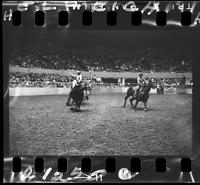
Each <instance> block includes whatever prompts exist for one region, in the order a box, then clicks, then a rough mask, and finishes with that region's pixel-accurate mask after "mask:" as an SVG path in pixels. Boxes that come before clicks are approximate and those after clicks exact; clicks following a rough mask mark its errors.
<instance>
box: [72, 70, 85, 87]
mask: <svg viewBox="0 0 200 185" xmlns="http://www.w3.org/2000/svg"><path fill="white" fill-rule="evenodd" d="M70 75H71V76H72V77H75V78H76V79H75V80H73V81H72V88H74V87H75V86H76V85H78V84H80V83H81V82H82V79H83V77H82V75H81V72H80V71H77V75H73V74H72V73H71V72H70Z"/></svg>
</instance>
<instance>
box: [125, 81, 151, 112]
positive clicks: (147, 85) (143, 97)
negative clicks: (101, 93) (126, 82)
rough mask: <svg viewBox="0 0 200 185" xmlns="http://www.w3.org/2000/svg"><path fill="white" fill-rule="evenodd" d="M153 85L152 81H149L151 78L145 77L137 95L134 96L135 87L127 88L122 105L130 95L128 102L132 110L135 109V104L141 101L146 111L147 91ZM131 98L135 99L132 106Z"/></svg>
mask: <svg viewBox="0 0 200 185" xmlns="http://www.w3.org/2000/svg"><path fill="white" fill-rule="evenodd" d="M152 87H153V83H152V81H151V79H147V80H146V81H145V82H144V84H143V86H142V88H141V90H140V91H139V93H138V95H137V96H136V97H135V96H134V94H135V89H134V88H133V87H129V88H128V90H127V94H126V97H125V101H124V106H123V107H125V106H126V101H127V99H128V98H129V97H131V96H132V98H131V99H130V103H131V105H132V108H133V110H134V111H135V110H136V107H137V104H138V103H139V102H140V101H141V102H143V103H144V111H147V100H148V98H149V91H150V90H151V88H152ZM133 100H136V102H135V105H134V106H133Z"/></svg>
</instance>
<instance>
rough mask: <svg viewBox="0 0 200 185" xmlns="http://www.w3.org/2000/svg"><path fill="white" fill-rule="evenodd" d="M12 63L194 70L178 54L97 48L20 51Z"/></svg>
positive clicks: (60, 67)
mask: <svg viewBox="0 0 200 185" xmlns="http://www.w3.org/2000/svg"><path fill="white" fill-rule="evenodd" d="M9 64H10V65H12V66H19V67H26V68H33V67H36V68H44V69H58V70H67V69H70V70H85V71H89V70H92V71H112V72H114V71H115V72H124V71H129V72H144V71H145V72H187V71H192V61H191V60H189V59H187V60H185V59H182V58H177V57H165V56H162V57H158V56H150V54H146V53H145V52H144V53H142V54H139V55H135V54H133V53H131V52H127V51H112V50H106V49H101V48H100V49H99V48H93V49H90V50H73V51H71V50H68V51H64V52H55V51H54V50H47V51H37V52H32V53H30V54H16V55H15V56H12V57H11V60H10V63H9Z"/></svg>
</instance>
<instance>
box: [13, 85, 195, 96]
mask: <svg viewBox="0 0 200 185" xmlns="http://www.w3.org/2000/svg"><path fill="white" fill-rule="evenodd" d="M127 89H128V87H94V88H93V89H92V94H104V93H126V91H127ZM69 92H70V88H67V87H64V88H55V87H43V88H40V87H16V88H9V96H37V95H62V94H66V95H68V94H69ZM150 93H152V94H155V93H157V90H156V89H151V91H150ZM164 94H192V88H190V89H189V88H188V89H183V88H174V87H169V88H165V89H164Z"/></svg>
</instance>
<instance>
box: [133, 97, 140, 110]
mask: <svg viewBox="0 0 200 185" xmlns="http://www.w3.org/2000/svg"><path fill="white" fill-rule="evenodd" d="M138 103H139V101H138V100H136V102H135V105H134V108H133V110H134V111H136V107H137V104H138Z"/></svg>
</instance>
